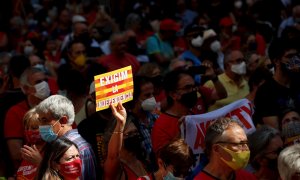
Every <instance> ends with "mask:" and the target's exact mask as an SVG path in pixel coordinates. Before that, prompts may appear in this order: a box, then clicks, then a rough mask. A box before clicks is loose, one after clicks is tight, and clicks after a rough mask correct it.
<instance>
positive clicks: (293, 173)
mask: <svg viewBox="0 0 300 180" xmlns="http://www.w3.org/2000/svg"><path fill="white" fill-rule="evenodd" d="M278 170H279V174H280V178H281V179H282V180H290V179H299V178H300V144H295V145H293V146H289V147H287V148H285V149H284V150H283V151H282V152H281V153H280V155H279V157H278Z"/></svg>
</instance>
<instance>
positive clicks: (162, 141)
mask: <svg viewBox="0 0 300 180" xmlns="http://www.w3.org/2000/svg"><path fill="white" fill-rule="evenodd" d="M207 69H210V70H211V67H210V68H207ZM213 75H214V73H213ZM213 81H214V83H215V84H216V86H218V88H217V89H218V91H211V90H210V89H207V88H202V87H201V86H200V87H198V86H196V85H195V81H194V79H193V75H191V74H190V73H189V72H188V71H187V70H186V69H182V68H179V69H175V70H173V71H171V72H169V73H168V74H167V75H166V76H165V78H164V81H163V83H164V89H165V94H166V96H167V97H166V101H167V108H166V109H165V111H164V112H163V113H161V114H160V116H159V117H158V119H157V120H156V121H155V123H154V126H153V129H152V133H151V140H152V147H153V151H154V153H155V154H157V153H158V151H159V149H160V148H162V147H163V146H164V145H166V144H168V143H169V142H170V141H172V140H174V138H176V137H178V136H180V131H179V120H180V119H181V118H182V116H186V115H189V114H194V113H198V114H199V113H204V112H205V111H206V107H207V104H209V103H211V102H214V101H215V100H216V99H219V98H221V97H226V94H224V91H225V90H224V91H223V90H221V89H224V87H223V88H222V87H221V86H220V83H219V82H218V79H217V78H214V80H213ZM200 96H201V97H200ZM210 101H211V102H210Z"/></svg>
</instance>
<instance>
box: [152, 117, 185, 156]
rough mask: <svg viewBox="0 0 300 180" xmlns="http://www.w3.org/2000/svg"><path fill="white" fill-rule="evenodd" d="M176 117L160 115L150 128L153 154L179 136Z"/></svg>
mask: <svg viewBox="0 0 300 180" xmlns="http://www.w3.org/2000/svg"><path fill="white" fill-rule="evenodd" d="M178 119H179V118H178V117H175V116H172V115H169V114H166V113H162V114H161V115H160V116H159V117H158V119H157V120H156V121H155V123H154V126H153V128H152V133H151V140H152V148H153V151H154V152H155V153H157V151H158V150H159V149H160V148H162V147H163V146H164V145H166V144H168V143H169V142H171V141H172V140H174V139H175V138H176V137H177V136H178V135H179V124H178Z"/></svg>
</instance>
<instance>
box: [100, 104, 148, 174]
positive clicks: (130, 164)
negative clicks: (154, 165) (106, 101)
mask: <svg viewBox="0 0 300 180" xmlns="http://www.w3.org/2000/svg"><path fill="white" fill-rule="evenodd" d="M110 108H111V110H112V113H113V115H114V118H115V119H116V125H115V126H113V127H114V130H113V132H112V133H111V137H110V140H109V143H108V151H107V159H106V161H105V163H104V179H121V180H123V179H124V180H125V179H128V180H136V179H140V178H146V179H147V180H151V179H153V175H152V174H151V173H149V171H148V169H147V168H146V167H147V166H145V163H146V162H145V157H144V155H143V148H142V146H141V136H140V133H139V132H138V130H137V128H136V126H135V125H134V123H133V122H132V121H131V120H130V119H129V118H127V112H126V110H125V108H124V107H123V105H122V104H121V102H119V103H118V104H117V105H116V107H115V105H110Z"/></svg>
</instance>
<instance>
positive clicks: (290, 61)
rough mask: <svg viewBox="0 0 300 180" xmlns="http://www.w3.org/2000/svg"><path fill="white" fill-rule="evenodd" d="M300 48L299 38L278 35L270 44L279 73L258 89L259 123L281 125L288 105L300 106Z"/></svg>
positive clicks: (256, 101)
mask: <svg viewBox="0 0 300 180" xmlns="http://www.w3.org/2000/svg"><path fill="white" fill-rule="evenodd" d="M298 52H299V51H298V47H297V45H296V42H293V41H292V42H291V41H290V40H283V39H278V40H275V41H274V42H273V43H272V44H271V45H270V48H269V57H270V59H271V60H272V63H273V64H274V66H275V73H274V76H273V78H272V79H270V80H268V81H266V82H265V83H264V84H263V85H262V86H261V87H260V88H259V89H258V90H257V95H256V98H255V100H254V104H255V108H256V111H255V114H254V115H255V116H254V117H255V119H254V120H255V121H257V123H261V124H267V125H270V126H272V127H274V128H277V129H278V128H279V118H278V116H279V115H280V113H281V112H282V111H283V110H284V109H286V108H287V107H292V108H296V109H297V108H299V105H300V104H299V103H300V96H299V95H300V88H299V85H298V84H299V83H297V82H296V81H298V80H297V77H299V74H298V73H299V66H298V65H297V62H299V58H298V56H297V53H298ZM298 64H299V63H298Z"/></svg>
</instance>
